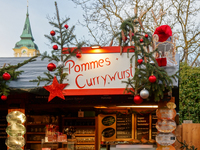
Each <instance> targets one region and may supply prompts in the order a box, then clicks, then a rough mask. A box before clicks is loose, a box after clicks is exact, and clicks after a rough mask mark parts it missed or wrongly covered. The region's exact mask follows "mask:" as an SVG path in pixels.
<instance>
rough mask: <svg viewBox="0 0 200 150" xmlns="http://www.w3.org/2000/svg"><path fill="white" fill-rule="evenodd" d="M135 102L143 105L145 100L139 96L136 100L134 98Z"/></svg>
mask: <svg viewBox="0 0 200 150" xmlns="http://www.w3.org/2000/svg"><path fill="white" fill-rule="evenodd" d="M133 101H134V102H135V103H136V104H141V103H142V102H143V99H142V98H141V97H140V96H139V95H136V96H135V97H134V98H133Z"/></svg>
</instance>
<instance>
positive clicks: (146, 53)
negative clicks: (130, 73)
mask: <svg viewBox="0 0 200 150" xmlns="http://www.w3.org/2000/svg"><path fill="white" fill-rule="evenodd" d="M120 29H121V32H118V33H117V34H115V35H114V36H113V38H112V40H113V39H114V38H118V40H119V45H120V46H121V49H122V50H123V47H124V46H128V45H131V46H133V47H132V48H129V50H130V49H134V51H135V52H134V54H133V55H132V57H131V58H130V63H131V66H132V63H133V58H134V59H135V66H133V67H135V75H134V77H133V78H131V79H130V78H129V79H128V81H123V83H126V90H125V92H127V93H129V92H131V93H132V94H133V95H134V96H136V95H138V94H139V93H140V91H141V90H142V89H144V88H145V89H147V90H148V91H149V94H150V97H153V98H154V101H160V99H163V96H164V91H170V92H171V91H172V87H173V81H172V78H173V79H174V80H176V77H177V78H178V75H177V73H178V72H177V73H176V74H174V75H172V76H169V75H168V74H167V72H166V71H165V70H164V68H162V67H159V66H158V64H157V61H156V60H155V58H154V55H155V53H156V52H157V53H159V51H158V49H155V50H152V51H150V47H152V45H153V38H152V34H151V33H149V32H145V31H144V28H143V26H142V23H141V21H140V19H138V18H137V17H133V18H128V19H127V20H125V21H124V22H123V23H122V24H121V27H120ZM132 33H133V34H134V36H132ZM145 34H148V37H145ZM128 36H129V38H127V37H128ZM140 39H143V42H141V41H140ZM129 50H128V53H129ZM138 59H143V62H142V64H139V63H138V62H137V60H138ZM150 62H151V63H150ZM152 62H153V63H152ZM151 75H154V76H155V77H156V79H157V80H156V82H154V83H151V82H150V81H149V77H150V76H151Z"/></svg>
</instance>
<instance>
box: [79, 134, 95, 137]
mask: <svg viewBox="0 0 200 150" xmlns="http://www.w3.org/2000/svg"><path fill="white" fill-rule="evenodd" d="M75 136H76V137H82V136H83V137H86V136H95V134H75Z"/></svg>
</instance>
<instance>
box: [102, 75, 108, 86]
mask: <svg viewBox="0 0 200 150" xmlns="http://www.w3.org/2000/svg"><path fill="white" fill-rule="evenodd" d="M101 77H102V79H103V81H104V86H105V85H106V77H107V75H106V76H105V78H104V77H103V76H101Z"/></svg>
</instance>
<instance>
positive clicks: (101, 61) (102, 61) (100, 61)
mask: <svg viewBox="0 0 200 150" xmlns="http://www.w3.org/2000/svg"><path fill="white" fill-rule="evenodd" d="M102 63H104V60H103V59H99V66H100V67H103V65H101V64H102Z"/></svg>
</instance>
